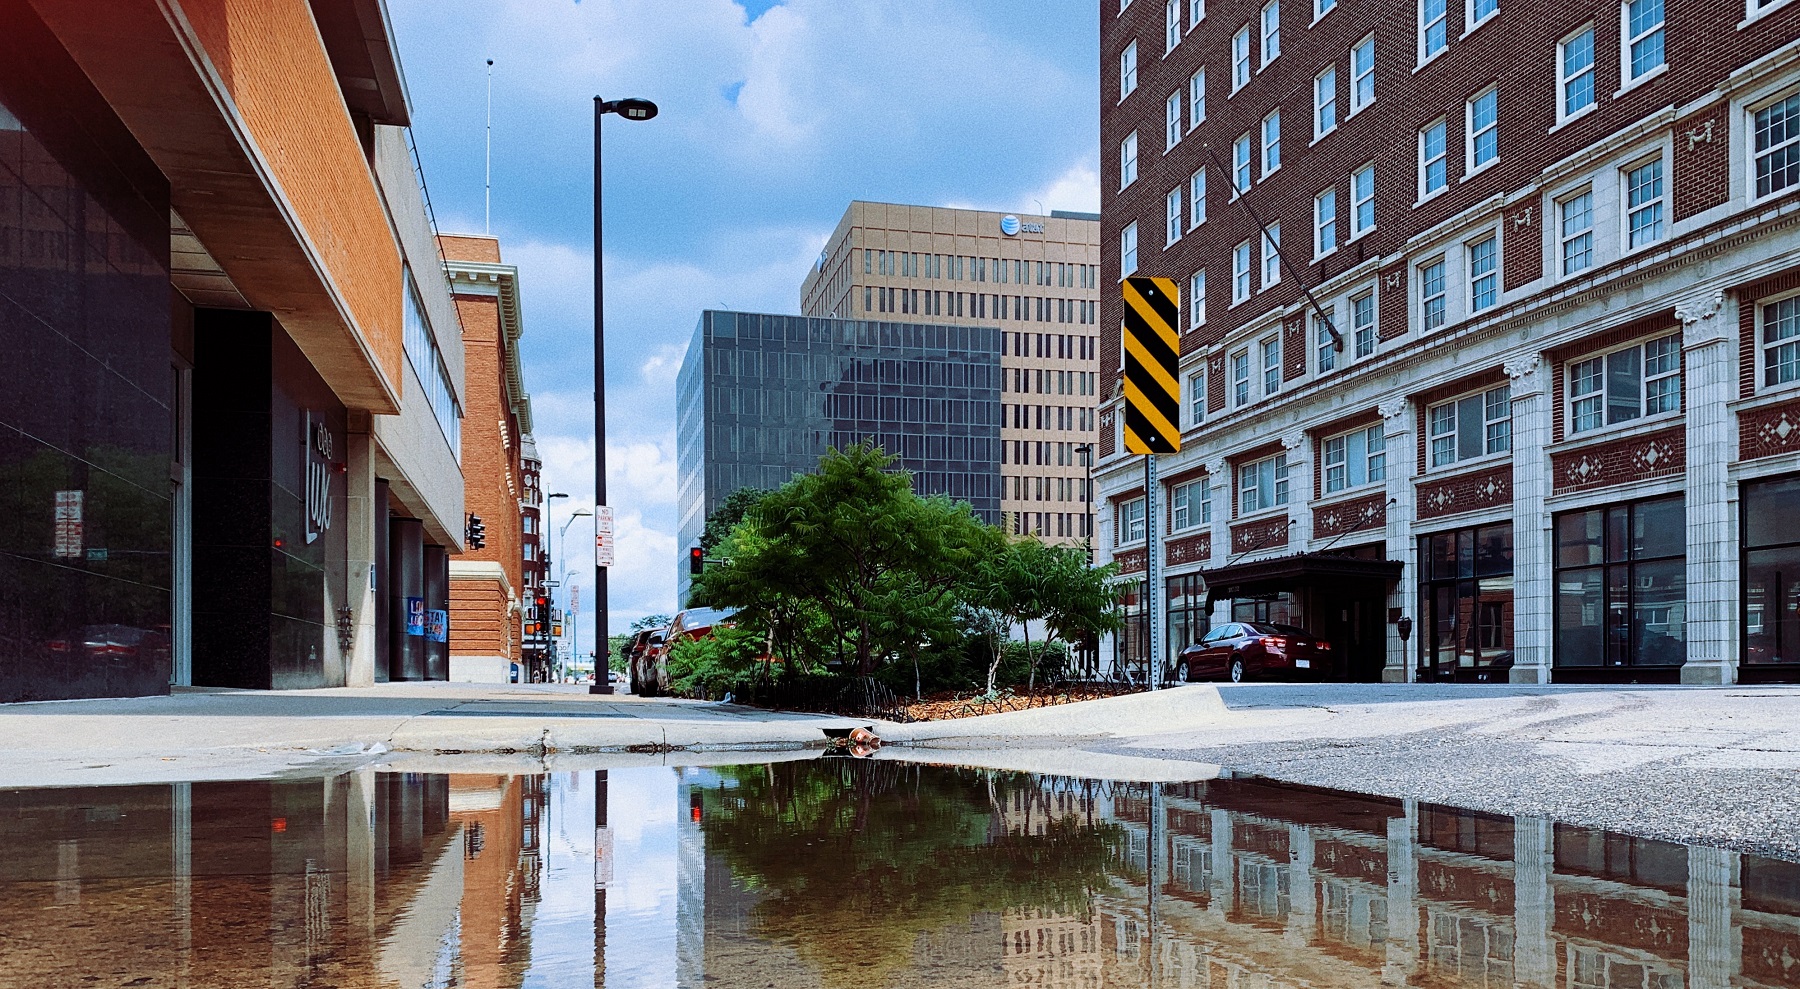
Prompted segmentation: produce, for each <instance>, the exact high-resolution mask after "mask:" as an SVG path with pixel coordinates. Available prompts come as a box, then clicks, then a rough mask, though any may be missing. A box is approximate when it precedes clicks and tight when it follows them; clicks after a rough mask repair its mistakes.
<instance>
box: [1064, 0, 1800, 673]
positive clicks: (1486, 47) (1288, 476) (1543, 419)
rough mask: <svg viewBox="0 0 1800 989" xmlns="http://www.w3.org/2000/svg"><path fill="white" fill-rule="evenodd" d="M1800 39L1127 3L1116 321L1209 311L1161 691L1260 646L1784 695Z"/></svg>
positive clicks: (1715, 16) (1176, 539) (1128, 475)
mask: <svg viewBox="0 0 1800 989" xmlns="http://www.w3.org/2000/svg"><path fill="white" fill-rule="evenodd" d="M1796 39H1800V2H1796V0H1604V2H1594V0H1586V2H1579V3H1567V2H1564V3H1551V2H1542V0H1450V2H1446V0H1269V2H1266V3H1256V2H1251V0H1170V2H1167V3H1164V2H1161V0H1106V2H1105V3H1104V4H1103V5H1102V11H1101V46H1102V52H1101V59H1102V68H1103V72H1102V91H1101V107H1102V109H1101V135H1102V141H1103V148H1104V155H1103V159H1102V160H1103V164H1104V168H1103V172H1104V174H1103V197H1104V198H1103V216H1104V220H1103V222H1102V247H1103V251H1102V253H1103V261H1102V265H1103V269H1104V272H1105V276H1106V277H1105V284H1106V285H1108V286H1113V285H1116V284H1117V282H1118V280H1119V279H1120V278H1121V277H1122V276H1124V275H1128V274H1133V273H1137V274H1151V275H1161V276H1167V277H1170V278H1174V279H1176V280H1177V281H1178V282H1180V283H1181V284H1182V286H1183V287H1184V290H1185V293H1186V295H1185V297H1184V299H1183V302H1184V308H1185V309H1186V312H1185V315H1184V318H1185V325H1184V326H1183V335H1182V341H1183V359H1182V374H1181V384H1182V388H1183V396H1182V397H1183V403H1182V404H1183V410H1184V412H1183V418H1184V421H1183V422H1182V424H1181V425H1182V427H1183V429H1184V433H1183V437H1184V439H1183V447H1184V448H1183V451H1182V452H1181V453H1180V454H1178V455H1174V456H1170V457H1166V458H1162V459H1161V461H1160V463H1159V471H1160V479H1159V483H1161V484H1163V485H1165V487H1166V490H1165V492H1164V494H1165V495H1166V497H1164V498H1163V501H1162V503H1163V505H1164V506H1166V508H1165V510H1164V511H1162V512H1159V517H1157V518H1155V519H1151V520H1148V521H1149V524H1150V525H1154V526H1156V527H1157V528H1158V529H1159V530H1160V532H1161V534H1162V536H1163V539H1162V551H1163V553H1164V554H1165V557H1164V571H1163V572H1164V574H1166V575H1167V585H1166V587H1165V588H1164V590H1163V594H1162V595H1161V596H1162V599H1163V600H1164V601H1165V602H1166V607H1167V608H1168V610H1169V621H1168V627H1169V629H1170V631H1171V634H1170V636H1169V640H1170V641H1168V642H1166V643H1159V644H1157V647H1156V648H1155V649H1154V650H1150V653H1151V655H1154V656H1158V657H1164V658H1167V657H1171V656H1173V654H1174V652H1175V651H1176V650H1178V649H1179V648H1180V647H1181V646H1182V645H1184V644H1186V643H1187V642H1189V641H1193V640H1195V639H1197V638H1199V637H1200V636H1201V635H1202V634H1204V632H1205V631H1206V629H1207V628H1208V627H1209V626H1217V625H1219V624H1221V623H1225V622H1231V621H1235V620H1249V619H1265V620H1273V621H1291V622H1293V623H1295V624H1299V625H1305V626H1308V627H1309V628H1311V629H1312V630H1313V631H1315V632H1317V633H1320V634H1322V635H1324V636H1326V637H1327V638H1329V639H1331V640H1332V641H1333V642H1334V643H1335V644H1337V646H1338V648H1337V650H1336V651H1337V655H1338V657H1339V659H1338V661H1337V669H1336V670H1334V671H1332V672H1333V673H1334V674H1335V675H1336V676H1339V677H1347V678H1357V679H1386V680H1395V681H1397V680H1412V679H1440V678H1452V679H1475V680H1498V681H1506V680H1511V681H1513V682H1545V681H1552V680H1553V681H1558V682H1567V681H1642V682H1656V681H1661V682H1676V681H1680V682H1689V683H1720V682H1727V683H1729V682H1733V681H1752V680H1777V679H1781V680H1791V679H1795V678H1796V677H1800V583H1797V582H1796V577H1797V576H1800V536H1796V535H1795V532H1794V528H1793V526H1792V525H1791V524H1783V523H1784V522H1789V523H1791V520H1793V519H1800V40H1796ZM1264 225H1266V226H1264ZM1277 250H1278V251H1279V256H1277ZM1306 290H1310V298H1309V296H1308V291H1306ZM1101 312H1102V323H1103V325H1106V326H1109V327H1116V326H1118V325H1119V322H1120V300H1119V294H1118V292H1117V290H1116V289H1111V288H1109V289H1108V290H1106V292H1105V294H1104V296H1103V299H1102V302H1101ZM1101 360H1102V367H1103V376H1104V380H1103V384H1102V393H1103V396H1104V397H1105V399H1106V401H1107V404H1106V405H1105V406H1104V407H1103V409H1102V411H1101V416H1100V446H1101V465H1100V474H1099V481H1098V483H1099V486H1100V493H1101V497H1102V499H1103V502H1104V504H1103V505H1102V506H1101V509H1100V511H1101V516H1102V518H1101V521H1100V524H1099V529H1100V531H1101V536H1102V539H1103V541H1104V552H1103V554H1102V556H1103V558H1110V559H1115V560H1118V561H1119V562H1121V563H1122V564H1124V566H1125V569H1126V570H1127V571H1135V572H1138V573H1142V571H1143V569H1144V562H1145V561H1144V555H1145V546H1144V528H1145V523H1146V520H1145V519H1144V511H1143V504H1144V503H1143V500H1142V495H1143V489H1142V488H1143V482H1142V480H1141V479H1142V477H1143V471H1142V462H1141V459H1140V458H1137V457H1127V456H1125V455H1124V451H1123V449H1122V447H1121V444H1120V440H1119V424H1120V419H1121V418H1122V417H1121V416H1120V414H1119V412H1118V409H1119V403H1118V384H1119V383H1118V369H1119V350H1118V334H1117V333H1116V332H1109V333H1106V334H1103V335H1102V346H1101ZM1140 585H1141V580H1140ZM1140 594H1141V587H1140ZM1140 600H1141V598H1140ZM1135 611H1136V613H1135V614H1134V620H1133V629H1132V631H1131V632H1130V633H1128V634H1126V635H1122V636H1120V637H1119V640H1118V642H1117V643H1115V655H1116V656H1117V657H1118V658H1119V659H1120V660H1121V661H1125V662H1134V661H1139V660H1141V659H1142V658H1143V656H1144V653H1145V651H1146V649H1147V645H1148V643H1147V636H1146V635H1145V634H1144V632H1143V631H1142V629H1143V626H1144V624H1145V623H1144V621H1143V614H1142V608H1141V606H1139V607H1137V608H1136V609H1135ZM1403 629H1405V630H1407V631H1410V632H1411V635H1410V637H1407V636H1406V635H1404V634H1403V633H1402V630H1403Z"/></svg>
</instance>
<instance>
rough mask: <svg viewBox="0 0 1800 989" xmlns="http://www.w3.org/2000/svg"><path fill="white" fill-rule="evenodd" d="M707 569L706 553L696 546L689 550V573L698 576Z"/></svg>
mask: <svg viewBox="0 0 1800 989" xmlns="http://www.w3.org/2000/svg"><path fill="white" fill-rule="evenodd" d="M705 569H706V552H705V551H704V550H702V549H701V548H700V547H698V546H695V547H694V548H693V549H690V550H688V573H691V574H698V573H700V572H701V571H703V570H705Z"/></svg>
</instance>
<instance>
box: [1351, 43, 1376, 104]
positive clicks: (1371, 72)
mask: <svg viewBox="0 0 1800 989" xmlns="http://www.w3.org/2000/svg"><path fill="white" fill-rule="evenodd" d="M1373 102H1375V36H1374V35H1372V34H1371V35H1369V36H1368V37H1366V38H1364V39H1362V40H1361V41H1358V42H1357V43H1356V45H1355V47H1353V48H1351V49H1350V112H1351V113H1353V114H1354V113H1356V112H1357V111H1358V110H1361V109H1362V108H1363V107H1365V106H1368V105H1369V104H1371V103H1373Z"/></svg>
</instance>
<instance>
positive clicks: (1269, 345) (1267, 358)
mask: <svg viewBox="0 0 1800 989" xmlns="http://www.w3.org/2000/svg"><path fill="white" fill-rule="evenodd" d="M1281 344H1282V333H1281V331H1279V330H1277V331H1276V332H1274V333H1271V334H1269V335H1268V336H1266V337H1263V338H1262V339H1260V340H1257V341H1256V353H1257V355H1258V356H1260V357H1261V358H1262V361H1261V364H1262V367H1261V371H1262V395H1261V397H1262V398H1274V397H1275V396H1276V395H1279V394H1281V378H1282V371H1283V369H1284V364H1283V361H1284V360H1285V356H1284V355H1283V354H1282V352H1281V350H1282V346H1281ZM1271 358H1273V361H1272V362H1271ZM1271 375H1272V376H1273V377H1272V378H1271ZM1271 382H1272V384H1271Z"/></svg>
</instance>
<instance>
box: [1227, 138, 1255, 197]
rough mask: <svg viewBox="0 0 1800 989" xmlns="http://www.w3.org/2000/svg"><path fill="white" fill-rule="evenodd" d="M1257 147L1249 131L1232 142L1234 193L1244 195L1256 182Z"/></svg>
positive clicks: (1232, 186) (1232, 184)
mask: <svg viewBox="0 0 1800 989" xmlns="http://www.w3.org/2000/svg"><path fill="white" fill-rule="evenodd" d="M1255 173H1256V148H1255V147H1254V142H1253V137H1252V135H1251V134H1250V133H1249V132H1245V133H1243V134H1240V135H1238V138H1237V140H1235V141H1232V142H1231V190H1232V193H1233V194H1234V195H1239V196H1241V195H1243V194H1244V193H1246V192H1249V191H1250V187H1251V186H1253V185H1255V184H1256V174H1255Z"/></svg>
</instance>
